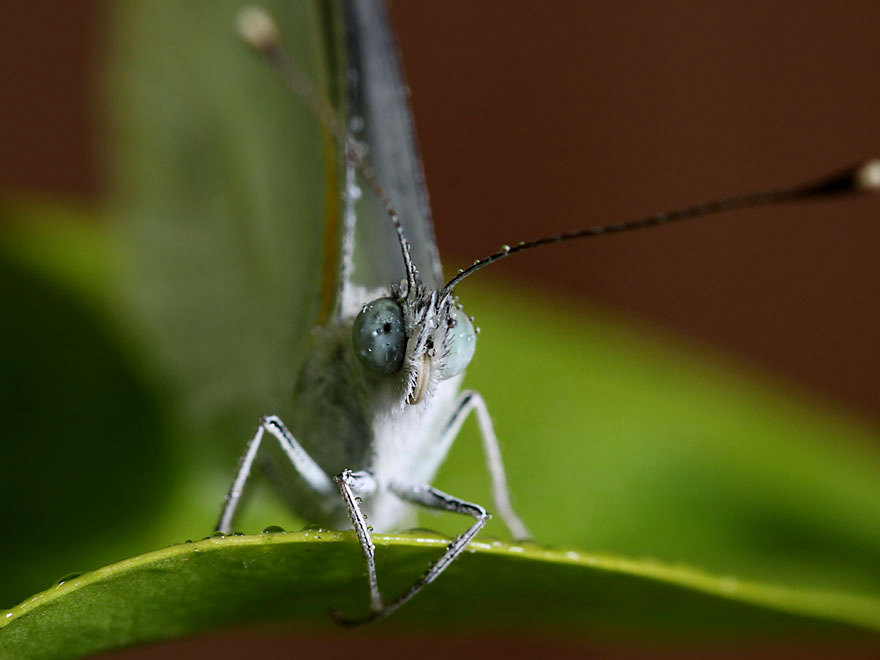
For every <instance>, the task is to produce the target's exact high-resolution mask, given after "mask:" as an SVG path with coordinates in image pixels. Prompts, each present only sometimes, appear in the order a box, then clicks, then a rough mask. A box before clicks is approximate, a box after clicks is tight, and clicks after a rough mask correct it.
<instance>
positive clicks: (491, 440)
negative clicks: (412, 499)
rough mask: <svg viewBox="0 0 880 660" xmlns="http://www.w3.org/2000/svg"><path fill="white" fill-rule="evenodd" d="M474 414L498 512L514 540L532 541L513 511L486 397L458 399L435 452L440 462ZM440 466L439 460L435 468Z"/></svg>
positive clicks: (468, 394)
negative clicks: (470, 416)
mask: <svg viewBox="0 0 880 660" xmlns="http://www.w3.org/2000/svg"><path fill="white" fill-rule="evenodd" d="M471 411H473V412H474V413H475V414H476V416H477V424H478V426H479V429H480V436H481V437H482V438H483V452H484V453H485V455H486V466H487V468H488V470H489V480H490V481H491V484H492V499H493V501H494V503H495V511H496V512H497V513H498V515H499V516H500V517H501V519H502V520H503V521H504V524H505V525H506V526H507V529H509V530H510V533H511V534H512V535H513V537H514V538H515V539H517V540H525V539H529V538H531V534H529V530H528V529H527V528H526V526H525V525H524V524H523V522H522V520H520V517H519V516H518V515H517V514H516V511H514V509H513V505H512V504H511V503H510V491H509V489H508V487H507V477H506V475H505V473H504V463H503V461H502V460H501V449H500V448H499V446H498V438H497V437H496V436H495V429H494V427H493V426H492V418H491V417H489V410H488V409H487V408H486V402H485V401H483V397H482V396H481V395H480V393H479V392H476V391H474V390H466V391H464V392H462V393H461V395H460V396H459V397H458V402H457V404H456V406H455V412H453V413H452V415H451V416H450V418H449V421H448V422H446V425H445V426H444V427H443V431H442V434H441V436H440V442H438V443H437V445H436V448H435V451H437V452H438V453H440V452H442V453H440V457H441V458H442V457H444V456H445V455H446V454H447V453H448V452H449V448H450V447H451V446H452V443H453V442H454V441H455V438H456V436H458V432H459V431H460V430H461V426H462V424H464V421H465V419H467V416H468V414H470V412H471ZM440 462H441V461H439V460H438V461H437V462H436V464H439V463H440Z"/></svg>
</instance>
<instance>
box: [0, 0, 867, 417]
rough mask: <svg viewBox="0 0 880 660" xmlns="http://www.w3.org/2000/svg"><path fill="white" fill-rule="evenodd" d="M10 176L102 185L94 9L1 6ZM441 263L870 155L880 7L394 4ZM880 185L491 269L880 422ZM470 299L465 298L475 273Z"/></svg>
mask: <svg viewBox="0 0 880 660" xmlns="http://www.w3.org/2000/svg"><path fill="white" fill-rule="evenodd" d="M0 5H2V11H3V16H4V20H3V21H2V24H0V67H2V69H0V79H2V81H3V103H2V104H0V144H2V145H3V149H2V152H0V154H2V156H0V190H2V191H10V190H13V191H20V190H26V191H36V192H51V193H54V194H57V195H59V196H75V197H78V198H85V199H87V200H95V199H98V198H100V196H101V194H102V193H103V186H102V177H101V173H100V168H99V162H98V161H99V158H98V150H97V148H96V145H95V140H96V137H97V136H98V135H99V134H100V124H99V120H98V117H97V113H96V112H95V111H94V106H95V105H96V104H95V103H94V97H95V92H96V90H97V89H98V83H99V80H98V77H97V67H96V62H98V61H99V54H100V43H101V29H102V18H101V16H102V10H103V9H104V8H105V5H104V3H101V2H97V1H96V0H91V1H89V2H77V3H67V2H60V1H47V0H43V1H39V2H29V3H22V2H11V1H9V0H2V2H0ZM392 15H393V21H394V25H395V28H396V30H397V33H398V40H399V43H400V46H401V48H402V51H403V59H404V63H405V66H406V70H407V75H408V78H409V82H410V85H411V88H412V98H413V105H414V110H415V115H416V122H417V126H418V130H419V136H420V138H421V144H422V150H423V154H424V159H425V167H426V170H427V177H428V183H429V187H430V190H431V195H432V201H433V207H434V211H435V218H436V223H437V231H438V234H439V242H440V246H441V252H442V253H443V254H444V255H446V264H447V270H448V271H449V272H451V271H452V269H453V267H457V266H459V265H461V264H464V263H467V262H469V261H470V260H472V259H474V258H476V257H479V256H484V255H485V254H487V253H488V252H490V251H494V250H495V249H496V248H497V247H498V246H499V245H500V244H501V243H513V242H515V241H518V240H521V239H526V238H530V237H533V236H536V235H540V234H543V233H547V232H551V231H557V230H561V229H565V228H573V227H577V226H581V225H585V224H591V223H594V222H606V221H614V220H621V219H626V218H631V217H634V216H638V215H642V214H645V213H649V212H652V211H659V210H663V209H667V208H671V207H676V206H679V205H684V204H688V203H692V202H697V201H702V200H704V199H708V198H712V197H715V196H719V195H725V194H729V193H735V192H744V191H747V190H751V189H753V188H762V187H766V186H774V185H777V184H786V183H792V182H795V181H798V180H799V179H802V178H804V177H807V178H808V177H811V176H813V175H817V174H820V173H823V172H824V171H825V170H827V169H829V168H834V167H837V166H840V165H844V164H847V163H849V162H850V161H853V160H857V159H861V158H864V157H867V156H871V155H880V127H878V122H880V84H878V82H877V73H876V67H877V63H878V62H880V39H878V38H877V35H878V34H880V3H877V2H876V1H875V0H863V1H855V0H850V1H848V2H845V3H840V2H835V1H833V0H814V1H811V2H799V3H789V2H743V1H742V0H730V1H719V0H714V1H713V2H701V1H699V0H692V1H688V0H676V1H674V2H623V3H588V2H579V1H576V0H568V1H565V2H563V1H555V2H550V3H538V2H528V1H525V0H493V1H491V2H490V1H481V2H473V1H472V0H471V1H467V0H444V1H443V2H432V3H427V2H415V1H407V2H403V1H398V2H396V3H394V4H393V7H392ZM878 220H880V200H877V199H864V200H857V201H852V202H846V203H841V204H827V203H824V204H816V205H812V206H799V207H794V208H788V209H781V208H777V209H770V210H763V211H753V212H745V213H741V214H738V215H735V216H730V217H725V218H716V219H713V220H711V221H709V222H706V223H704V224H700V225H691V226H679V227H671V228H666V229H661V230H657V231H651V232H646V233H644V234H641V235H628V236H620V237H613V238H609V239H603V240H600V241H595V242H592V244H587V243H581V244H572V245H567V246H560V247H555V248H550V249H545V250H541V251H536V252H534V253H532V254H531V255H529V256H521V257H517V258H515V259H511V260H510V261H509V262H508V263H505V264H503V265H499V266H496V267H495V269H496V272H495V275H496V276H504V275H506V276H509V277H514V278H521V279H524V280H528V281H530V282H533V283H535V284H536V285H538V286H543V287H550V288H553V289H556V290H558V291H561V292H563V293H564V294H566V295H572V296H581V297H583V298H584V299H587V300H589V301H591V302H593V303H595V304H598V305H601V306H603V307H608V308H612V309H615V310H620V311H621V312H623V313H624V314H626V315H629V316H631V317H633V318H635V319H638V320H641V321H646V322H648V323H650V324H655V325H657V326H660V327H661V328H664V329H667V330H669V331H671V332H672V333H674V334H677V335H679V336H682V337H684V338H685V339H687V340H696V341H697V342H699V343H701V344H703V345H705V346H708V347H710V348H711V349H718V350H720V351H722V352H724V353H727V354H731V355H733V356H734V357H735V358H741V359H743V360H745V361H746V362H747V363H752V364H757V365H760V366H761V367H762V368H764V369H766V370H769V371H771V372H775V374H777V375H779V376H781V377H782V378H784V379H788V380H790V381H794V382H796V383H799V384H801V385H803V386H805V387H806V388H808V389H809V390H812V391H813V392H815V393H817V394H818V395H819V396H820V397H824V398H827V399H830V400H832V401H834V402H839V403H843V404H845V405H847V406H849V407H851V408H854V409H856V410H857V411H859V412H861V413H866V414H867V415H870V416H873V417H874V419H875V420H876V419H880V387H878V385H880V375H878V374H880V351H878V350H877V349H876V345H875V341H876V338H877V337H878V335H880V312H878V308H877V305H876V297H877V292H878V284H880V259H878V257H877V245H878V243H880V241H878V239H880V223H878ZM461 293H462V294H463V295H465V296H466V294H467V292H466V288H465V287H462V290H461Z"/></svg>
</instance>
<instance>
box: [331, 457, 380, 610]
mask: <svg viewBox="0 0 880 660" xmlns="http://www.w3.org/2000/svg"><path fill="white" fill-rule="evenodd" d="M336 485H337V486H339V491H340V492H341V493H342V499H343V501H344V502H345V507H346V508H347V509H348V515H349V516H350V517H351V524H352V525H353V526H354V531H355V533H356V534H357V537H358V541H359V542H360V544H361V552H363V555H364V563H365V564H366V566H367V578H368V580H369V582H370V611H371V612H372V613H373V614H374V615H375V614H377V613H379V612H381V611H382V594H380V593H379V582H378V580H377V578H376V546H375V545H374V544H373V535H372V533H371V531H370V527H369V526H368V525H367V519H366V517H365V516H364V513H363V511H361V506H360V499H361V498H360V496H361V495H371V494H373V493H375V492H376V482H375V481H374V480H373V477H372V476H370V474H369V473H367V472H352V471H351V470H345V471H343V472H342V474H340V475H338V476H337V477H336Z"/></svg>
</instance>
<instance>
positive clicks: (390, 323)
mask: <svg viewBox="0 0 880 660" xmlns="http://www.w3.org/2000/svg"><path fill="white" fill-rule="evenodd" d="M476 342H477V333H476V330H475V329H474V325H473V323H472V322H471V320H470V319H469V318H468V317H467V315H466V314H465V313H464V312H463V311H462V310H461V308H460V307H459V305H458V304H457V301H456V298H455V297H454V296H453V295H452V294H451V292H450V293H446V292H442V291H429V290H428V289H427V288H425V287H424V286H423V285H421V283H419V282H418V281H417V280H416V285H415V287H409V286H407V284H406V282H403V283H401V285H400V286H396V287H392V291H391V295H390V296H386V297H382V298H377V299H376V300H373V301H371V302H369V303H367V304H366V305H364V306H363V307H362V308H361V311H360V313H359V314H358V315H357V317H356V318H355V321H354V325H353V328H352V344H353V346H354V351H355V355H357V358H358V361H359V362H360V363H361V366H362V367H363V368H364V369H366V370H367V371H369V372H371V373H373V374H376V375H378V376H389V377H396V378H398V379H400V382H401V387H402V393H403V397H402V398H403V400H405V401H406V403H408V404H412V405H416V404H419V403H421V402H423V401H425V400H428V399H430V394H431V392H432V391H433V389H434V387H435V386H436V384H437V383H438V382H439V381H442V380H447V379H449V378H452V377H454V376H457V375H459V374H461V373H462V372H463V371H464V370H465V369H466V368H467V366H468V364H469V363H470V361H471V358H472V357H473V355H474V349H475V348H476Z"/></svg>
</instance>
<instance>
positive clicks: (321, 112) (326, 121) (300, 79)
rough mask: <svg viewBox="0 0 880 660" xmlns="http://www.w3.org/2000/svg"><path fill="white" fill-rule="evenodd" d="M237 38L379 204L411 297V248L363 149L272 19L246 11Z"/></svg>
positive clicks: (413, 279) (239, 20)
mask: <svg viewBox="0 0 880 660" xmlns="http://www.w3.org/2000/svg"><path fill="white" fill-rule="evenodd" d="M236 26H237V29H238V34H239V36H240V37H241V39H242V41H244V42H245V43H246V44H247V45H248V46H250V47H251V48H253V49H254V50H255V51H256V52H257V53H259V54H260V55H261V56H262V58H263V60H264V61H265V62H266V63H267V64H268V65H269V67H270V68H271V69H272V71H273V72H274V73H275V75H276V76H277V77H278V79H279V80H280V81H281V82H282V83H283V84H284V85H285V86H286V87H287V88H288V89H290V90H291V91H292V92H293V93H294V94H296V95H297V96H298V97H300V99H302V101H303V102H304V103H305V104H306V106H308V108H309V109H310V110H311V111H312V112H313V113H314V115H315V116H316V117H317V118H318V120H319V121H320V122H321V123H322V124H323V125H324V127H325V128H326V129H327V130H328V131H329V132H330V134H331V135H332V136H333V137H334V138H335V139H336V141H337V142H338V143H339V144H340V145H341V146H342V147H343V149H344V150H345V158H346V160H348V162H350V163H351V164H352V165H354V167H355V168H356V169H357V171H358V172H359V173H360V174H361V176H362V177H363V178H364V180H365V181H366V182H367V185H368V186H369V187H370V188H371V189H372V190H373V192H374V193H375V195H376V198H377V199H378V200H379V203H380V204H382V206H383V208H384V209H385V212H386V213H387V214H388V217H389V218H391V224H392V225H393V226H394V230H395V231H396V232H397V240H398V242H399V243H400V250H401V252H402V253H403V264H404V268H405V270H406V282H407V295H413V294H414V292H415V288H416V280H417V275H418V272H417V271H416V267H415V264H413V260H412V256H411V254H410V244H409V241H408V240H407V239H406V234H404V231H403V225H402V224H401V222H400V215H399V214H398V213H397V210H396V209H395V208H394V206H393V205H392V204H391V200H390V199H388V196H387V195H386V194H385V191H384V190H382V186H381V185H379V180H378V178H377V177H376V171H375V170H374V169H373V168H372V166H371V165H370V163H369V162H368V161H367V159H366V154H365V148H364V145H362V144H360V143H359V142H357V141H356V140H355V139H353V138H352V137H351V136H350V135H349V133H348V131H347V130H346V128H345V125H344V124H343V122H342V121H340V119H339V117H338V116H337V114H336V113H335V112H334V110H333V108H332V107H331V106H330V104H329V103H328V102H327V99H326V98H325V97H324V95H323V94H322V93H321V92H320V90H319V89H318V87H317V86H316V85H315V83H314V81H313V80H312V79H311V77H310V76H309V75H308V74H307V73H306V72H305V71H303V70H302V68H300V66H299V65H298V64H297V63H296V62H295V61H294V60H293V59H292V58H291V57H290V56H289V55H288V54H287V52H286V51H285V50H284V48H283V46H282V44H281V34H280V32H279V31H278V27H277V26H276V24H275V21H274V20H273V18H272V16H271V15H270V14H269V12H267V11H266V10H265V9H263V8H262V7H255V6H251V7H245V8H243V9H242V10H241V11H240V12H239V13H238V17H237V19H236Z"/></svg>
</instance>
